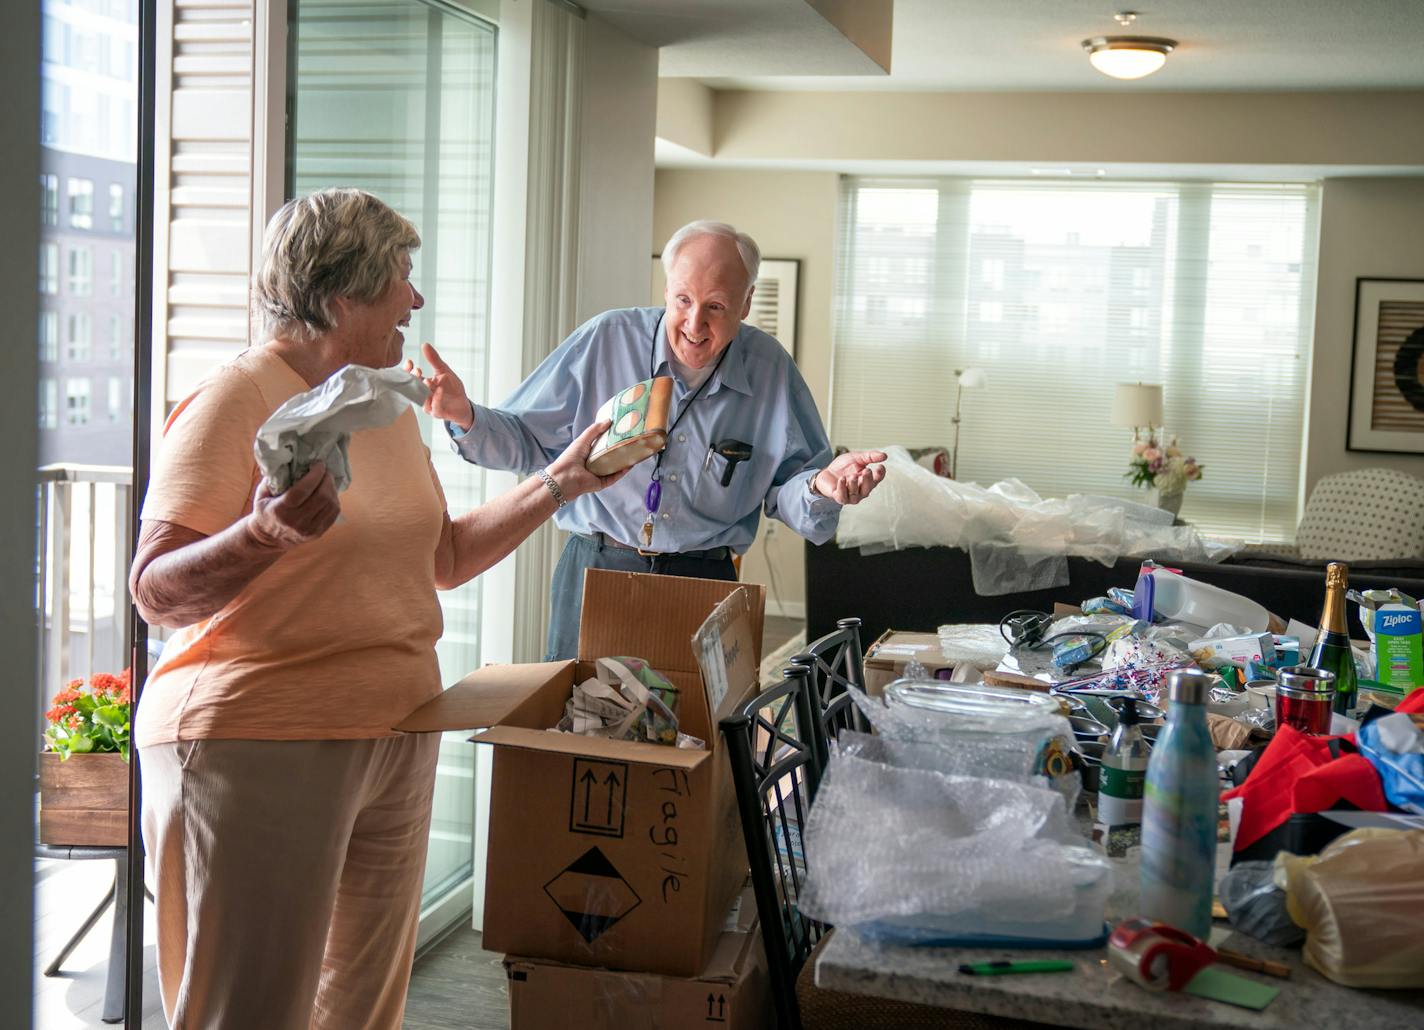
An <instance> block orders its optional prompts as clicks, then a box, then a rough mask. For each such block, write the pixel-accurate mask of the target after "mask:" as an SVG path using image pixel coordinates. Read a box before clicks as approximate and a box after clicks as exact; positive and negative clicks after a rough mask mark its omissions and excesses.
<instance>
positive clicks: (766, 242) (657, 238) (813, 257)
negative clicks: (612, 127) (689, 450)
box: [653, 169, 839, 615]
mask: <svg viewBox="0 0 1424 1030" xmlns="http://www.w3.org/2000/svg"><path fill="white" fill-rule="evenodd" d="M838 184H839V178H838V176H836V175H835V174H834V173H831V172H721V171H712V172H704V171H675V170H669V169H662V170H660V171H659V172H658V173H657V179H656V182H655V185H654V210H653V240H654V244H653V251H654V252H657V251H661V250H662V244H663V242H664V241H665V240H666V239H667V238H668V237H669V236H671V235H672V234H673V233H674V232H675V231H676V230H677V229H678V228H679V227H680V226H682V225H685V224H686V223H687V222H690V221H692V220H694V219H697V218H715V219H719V220H721V221H725V222H731V223H732V224H733V225H735V226H736V227H737V228H739V229H741V230H743V231H745V232H749V233H751V234H752V236H753V237H755V239H756V241H757V243H758V244H760V245H761V252H762V254H763V255H764V256H765V257H769V258H800V259H801V303H800V306H799V309H798V318H799V323H800V327H799V329H798V332H797V358H798V360H797V364H798V365H799V366H800V368H801V374H802V375H803V376H805V378H806V383H807V385H808V386H810V388H811V395H812V396H813V397H814V398H815V399H816V405H817V407H819V408H820V410H821V416H822V418H825V417H826V414H827V405H828V402H829V399H830V393H831V391H830V383H831V274H832V267H831V255H832V254H834V253H835V232H836V198H837V190H838ZM659 303H661V301H659ZM768 526H770V527H771V528H770V530H769V531H770V533H771V539H770V540H769V541H766V540H765V538H766V534H767V533H768ZM764 541H765V546H766V547H769V550H770V554H771V561H772V563H773V565H774V568H775V572H776V581H777V585H778V586H779V587H780V595H781V601H782V602H783V604H784V606H785V609H784V610H785V611H786V614H794V615H800V614H802V612H803V609H802V607H801V606H802V604H803V603H804V600H805V595H804V591H805V582H804V578H805V571H804V564H803V562H802V552H801V548H802V541H801V538H800V537H798V536H797V535H796V534H795V533H793V532H791V531H790V530H789V529H787V528H786V526H784V525H782V524H781V523H779V522H773V521H772V520H770V519H763V520H762V530H761V536H759V537H758V539H757V542H756V544H755V545H754V546H753V547H752V549H751V551H750V552H749V553H748V554H747V556H746V558H744V559H743V563H742V578H743V579H744V580H746V581H747V582H751V583H765V584H766V585H767V587H768V591H770V587H771V576H770V570H769V569H768V567H767V562H766V560H765V558H764V554H765V553H766V551H765V550H764ZM768 601H769V602H774V601H775V598H774V597H772V595H771V594H770V593H768Z"/></svg>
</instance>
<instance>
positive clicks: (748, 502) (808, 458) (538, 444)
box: [447, 308, 841, 553]
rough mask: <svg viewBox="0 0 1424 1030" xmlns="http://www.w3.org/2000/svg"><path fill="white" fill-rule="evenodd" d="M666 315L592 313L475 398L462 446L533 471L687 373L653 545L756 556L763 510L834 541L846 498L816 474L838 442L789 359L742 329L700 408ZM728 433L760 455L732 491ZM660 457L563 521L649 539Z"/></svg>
mask: <svg viewBox="0 0 1424 1030" xmlns="http://www.w3.org/2000/svg"><path fill="white" fill-rule="evenodd" d="M662 316H663V309H662V308H624V309H622V310H618V311H607V312H604V313H603V314H601V315H598V316H596V317H594V318H592V319H590V320H589V321H588V322H585V323H584V324H583V325H582V326H580V327H579V328H578V329H576V330H574V332H573V333H572V334H571V335H570V336H569V338H568V339H566V340H565V341H564V342H563V343H561V344H560V345H559V347H558V349H557V350H555V351H554V352H553V353H552V354H550V355H549V357H548V358H546V359H545V360H544V362H543V363H542V364H541V365H540V366H539V367H538V368H537V369H535V370H534V373H533V375H531V376H530V377H529V378H528V379H526V380H525V381H524V382H523V383H522V384H521V385H520V386H519V388H518V389H516V390H515V391H514V393H513V394H511V395H510V397H509V398H508V399H507V400H506V401H505V402H504V403H503V404H501V405H500V406H499V407H498V408H486V407H482V406H480V405H475V424H474V427H473V428H472V429H471V430H470V431H469V432H468V433H465V434H463V435H462V434H461V433H460V430H459V427H458V426H453V425H450V424H449V423H447V426H448V427H449V429H450V432H451V437H452V438H453V440H454V444H455V450H456V451H458V452H459V453H460V455H461V456H462V457H464V458H465V460H466V461H470V462H473V463H475V464H477V465H483V466H485V467H486V468H496V469H510V470H514V471H516V472H523V473H528V472H532V471H534V470H535V469H538V468H542V467H543V466H545V465H547V464H548V463H549V462H550V461H552V460H553V459H554V458H556V457H557V456H558V455H559V454H560V453H561V452H562V451H563V450H564V448H566V447H567V446H568V445H569V443H570V442H572V440H573V438H574V437H575V436H576V435H578V433H579V432H582V431H583V430H584V429H585V428H587V427H588V426H589V425H590V424H591V423H592V422H593V419H594V414H595V413H596V412H597V411H598V408H599V406H600V405H602V404H603V402H604V401H606V400H607V399H608V398H610V397H612V396H613V395H614V394H616V393H618V392H619V391H620V390H623V389H625V388H627V387H628V386H631V385H632V384H633V383H636V382H639V381H641V380H643V379H647V378H649V377H650V376H653V375H670V376H673V378H674V382H675V385H674V389H673V405H672V415H671V416H670V419H672V418H675V419H677V422H676V425H675V426H674V427H673V428H672V430H671V432H670V433H669V434H668V443H667V449H666V450H665V451H664V452H663V457H662V469H661V478H662V498H661V501H660V503H659V505H658V510H657V513H656V514H655V515H654V516H653V539H652V544H651V546H650V549H651V550H654V551H699V550H704V549H706V548H712V547H720V546H723V545H725V546H727V547H730V548H731V549H732V550H733V551H735V552H738V553H745V552H746V550H747V548H749V547H750V546H751V544H752V541H753V540H755V539H756V531H757V524H758V523H759V521H760V519H761V512H762V510H765V512H766V514H767V515H769V516H771V517H772V518H776V519H780V520H781V521H782V522H784V523H786V525H788V526H790V527H791V528H792V529H793V530H795V531H796V532H797V533H799V534H800V535H801V536H803V537H806V538H807V539H808V540H811V541H813V542H815V543H824V542H825V541H827V540H829V539H830V538H831V537H832V536H833V535H834V534H835V531H836V523H837V521H838V520H839V518H840V507H841V506H840V505H839V504H837V503H836V502H835V501H833V500H831V499H830V498H826V497H820V496H818V495H815V494H812V493H811V491H810V480H811V479H812V478H813V477H814V476H815V475H816V473H817V472H818V471H819V470H820V469H822V468H825V466H826V465H827V464H828V463H829V462H830V460H831V447H830V441H829V439H828V438H827V436H826V431H825V428H824V426H823V425H822V424H821V417H820V415H819V413H817V411H816V405H815V403H814V402H813V401H812V399H811V391H810V390H809V389H807V387H806V383H805V380H803V379H802V378H801V374H800V372H798V371H797V369H796V366H795V364H794V363H793V362H792V360H791V355H789V354H788V353H787V352H786V350H785V349H784V348H783V347H782V346H781V344H779V343H777V342H776V340H775V339H773V338H772V337H771V336H769V335H767V334H766V333H764V332H762V331H761V330H760V329H757V328H755V327H754V326H750V325H745V324H744V325H743V326H742V328H741V330H740V331H739V332H738V333H737V336H736V339H734V340H733V341H732V342H731V343H730V344H729V345H728V348H727V351H726V356H725V358H724V359H723V360H722V363H721V365H720V367H719V368H718V369H717V372H716V373H715V374H714V375H713V376H712V378H711V379H709V380H708V381H707V383H706V385H705V386H704V387H703V389H702V392H701V393H700V394H698V395H697V397H696V400H694V401H693V403H692V404H691V406H690V407H689V406H688V398H689V397H690V396H691V395H692V393H693V391H692V390H689V389H688V388H687V386H686V384H685V383H683V382H682V380H681V379H680V378H679V377H677V375H676V373H675V372H674V370H673V369H672V366H671V364H670V363H669V361H668V354H667V350H668V346H667V333H666V330H665V328H664V326H663V324H662ZM679 416H680V417H679ZM727 439H732V440H739V441H742V442H744V443H748V444H751V447H752V456H751V458H750V459H749V460H747V461H743V462H739V463H738V464H737V465H736V467H735V468H734V469H733V471H732V475H731V480H730V482H729V483H728V484H727V485H726V486H723V485H722V475H723V473H724V472H725V471H726V461H725V459H724V458H723V457H722V456H721V455H718V454H715V453H713V450H712V447H713V444H714V443H717V442H719V441H723V440H727ZM655 461H656V459H655V458H649V459H647V460H645V461H643V462H642V463H640V464H638V465H635V466H634V467H633V469H632V471H630V472H629V473H628V474H627V475H626V476H624V477H623V479H621V480H620V481H619V482H617V483H615V484H614V485H613V486H611V487H608V488H607V489H605V490H601V491H598V492H597V493H590V494H584V495H583V496H582V497H578V498H575V499H574V500H573V501H571V502H570V503H569V504H568V506H567V507H565V508H564V509H563V510H561V511H560V512H559V513H558V515H556V516H555V522H556V523H557V524H558V526H559V528H560V529H564V530H568V531H570V532H575V533H590V534H591V533H603V534H605V535H606V536H608V537H610V538H611V539H613V540H617V541H619V542H620V543H624V544H629V545H633V546H643V541H642V538H641V532H642V526H643V523H644V522H645V521H646V520H647V518H648V512H647V504H646V500H645V497H646V493H647V489H648V483H649V481H650V479H651V477H652V474H653V468H654V464H655Z"/></svg>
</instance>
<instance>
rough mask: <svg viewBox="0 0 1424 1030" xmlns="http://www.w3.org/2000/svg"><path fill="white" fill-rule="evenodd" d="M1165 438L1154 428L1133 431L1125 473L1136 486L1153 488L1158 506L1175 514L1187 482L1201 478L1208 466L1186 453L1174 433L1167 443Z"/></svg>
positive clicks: (1153, 498) (1152, 495)
mask: <svg viewBox="0 0 1424 1030" xmlns="http://www.w3.org/2000/svg"><path fill="white" fill-rule="evenodd" d="M1164 439H1165V437H1159V436H1158V435H1157V434H1156V433H1154V432H1151V431H1148V432H1147V433H1146V434H1145V435H1143V434H1141V433H1134V434H1133V438H1132V457H1131V459H1129V460H1128V463H1127V471H1126V472H1125V473H1124V474H1123V475H1124V476H1125V477H1126V478H1127V479H1128V480H1129V481H1131V483H1132V485H1133V486H1140V487H1145V488H1147V489H1148V490H1151V491H1152V494H1151V497H1152V502H1153V503H1154V504H1156V505H1157V507H1159V508H1162V509H1164V510H1166V511H1170V512H1171V513H1172V514H1173V515H1176V514H1177V513H1178V512H1180V511H1181V510H1182V495H1183V494H1184V493H1186V489H1187V484H1188V483H1190V482H1192V481H1193V480H1196V479H1200V478H1201V477H1202V469H1203V468H1205V466H1204V465H1200V464H1198V463H1197V459H1196V458H1193V457H1191V456H1189V455H1183V454H1182V449H1181V447H1180V446H1178V444H1177V438H1176V437H1175V436H1173V437H1171V438H1170V440H1166V442H1165V443H1163V440H1164Z"/></svg>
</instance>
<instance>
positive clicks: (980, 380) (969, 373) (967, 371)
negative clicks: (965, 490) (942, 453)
mask: <svg viewBox="0 0 1424 1030" xmlns="http://www.w3.org/2000/svg"><path fill="white" fill-rule="evenodd" d="M986 382H988V377H987V376H985V375H984V370H983V369H982V368H956V369H955V370H954V418H952V419H950V421H951V422H952V423H953V424H954V452H953V454H952V455H951V456H950V459H949V474H950V477H951V478H953V479H958V478H959V402H960V400H961V399H962V398H963V396H964V391H965V390H974V389H977V388H978V387H981V386H983V385H984V384H985V383H986Z"/></svg>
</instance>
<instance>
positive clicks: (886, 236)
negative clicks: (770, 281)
mask: <svg viewBox="0 0 1424 1030" xmlns="http://www.w3.org/2000/svg"><path fill="white" fill-rule="evenodd" d="M1318 196H1319V194H1318V190H1317V189H1316V188H1315V187H1314V186H1309V185H1255V184H1213V183H1185V182H1182V183H1170V182H1156V183H1113V184H1106V183H1084V184H1077V183H1072V184H1069V183H1064V182H1062V181H1057V182H1052V183H1048V182H1034V181H1029V182H1019V181H978V180H959V179H956V180H951V179H935V180H906V179H896V180H885V179H863V178H847V179H845V180H844V183H843V188H842V203H841V225H840V230H841V231H840V236H839V240H840V243H839V247H840V254H839V260H838V261H837V270H836V296H835V325H834V346H835V356H834V372H833V384H832V401H831V431H832V436H833V437H834V442H835V443H837V444H843V445H846V446H849V447H857V448H858V447H873V446H883V445H886V444H902V445H904V446H907V447H925V446H935V445H942V446H945V447H951V446H953V444H954V426H953V423H952V418H953V415H954V405H955V382H956V377H955V372H956V370H957V369H964V368H971V367H972V368H979V369H982V370H983V371H984V372H985V374H986V377H987V382H986V383H985V385H983V386H981V387H978V388H976V389H965V390H964V391H963V396H962V398H961V422H960V426H959V432H960V440H959V463H960V471H959V477H960V478H962V479H966V480H974V481H977V482H979V483H983V484H988V483H992V482H995V481H997V480H1000V479H1005V478H1009V477H1014V478H1018V479H1021V480H1023V481H1024V482H1026V483H1027V484H1028V485H1029V486H1031V487H1033V488H1034V489H1035V490H1037V491H1038V492H1039V493H1040V494H1041V495H1043V496H1045V497H1051V496H1066V495H1067V494H1070V493H1091V494H1107V495H1118V496H1125V497H1135V498H1136V499H1138V500H1144V499H1145V497H1144V495H1143V493H1142V491H1140V490H1134V488H1132V487H1131V486H1130V485H1129V484H1128V482H1127V480H1126V479H1125V478H1124V473H1125V472H1126V471H1127V461H1128V458H1129V456H1130V445H1131V436H1132V431H1131V430H1130V429H1124V428H1121V427H1116V426H1113V425H1112V422H1111V407H1112V396H1113V391H1114V386H1115V384H1117V383H1120V382H1144V383H1161V384H1162V385H1163V395H1164V421H1165V422H1166V431H1167V433H1168V434H1169V435H1171V434H1175V435H1177V436H1178V437H1179V438H1180V443H1181V446H1182V448H1183V450H1184V452H1185V453H1187V454H1191V455H1193V456H1195V457H1196V458H1197V460H1198V461H1199V462H1201V463H1202V464H1203V466H1204V467H1205V473H1204V476H1203V478H1202V479H1201V480H1200V481H1198V482H1194V483H1191V484H1190V485H1189V486H1188V488H1187V491H1186V499H1185V503H1184V505H1183V508H1182V517H1183V518H1185V519H1186V520H1188V521H1189V522H1191V523H1193V524H1194V525H1196V526H1197V527H1198V528H1200V529H1202V530H1203V531H1207V532H1212V533H1219V534H1224V535H1230V536H1237V537H1241V538H1244V539H1248V540H1289V539H1293V538H1294V535H1295V525H1296V521H1297V518H1298V506H1299V501H1298V493H1299V482H1300V470H1301V442H1302V431H1303V421H1304V415H1305V404H1306V389H1305V387H1306V378H1307V370H1308V368H1309V356H1310V341H1311V332H1312V315H1313V311H1314V299H1315V296H1314V295H1315V252H1316V231H1317V222H1318Z"/></svg>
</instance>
